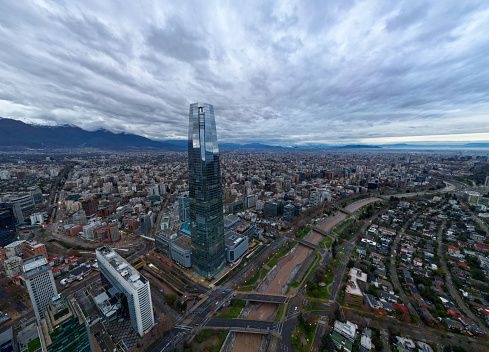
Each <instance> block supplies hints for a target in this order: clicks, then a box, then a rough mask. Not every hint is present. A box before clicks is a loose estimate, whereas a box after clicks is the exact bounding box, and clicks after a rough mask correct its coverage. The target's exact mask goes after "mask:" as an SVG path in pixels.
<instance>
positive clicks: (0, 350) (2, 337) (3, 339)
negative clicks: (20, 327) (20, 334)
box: [0, 326, 17, 352]
mask: <svg viewBox="0 0 489 352" xmlns="http://www.w3.org/2000/svg"><path fill="white" fill-rule="evenodd" d="M14 351H17V343H16V342H15V336H14V328H13V326H11V327H9V328H6V329H5V330H3V331H1V332H0V352H14Z"/></svg>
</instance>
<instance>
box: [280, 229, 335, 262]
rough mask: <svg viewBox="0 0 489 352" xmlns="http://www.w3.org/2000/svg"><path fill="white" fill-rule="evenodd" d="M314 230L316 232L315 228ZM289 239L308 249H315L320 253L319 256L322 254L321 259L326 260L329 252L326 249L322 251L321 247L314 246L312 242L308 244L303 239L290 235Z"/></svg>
mask: <svg viewBox="0 0 489 352" xmlns="http://www.w3.org/2000/svg"><path fill="white" fill-rule="evenodd" d="M313 230H314V228H313ZM288 237H289V238H291V239H293V240H294V241H297V242H299V243H300V244H302V245H304V246H306V247H309V248H312V249H315V250H316V251H318V252H319V254H321V258H324V256H325V255H326V254H327V252H326V251H325V250H324V249H322V248H321V247H319V246H318V245H316V244H313V243H311V242H308V241H306V240H304V239H302V238H296V237H293V236H292V235H289V236H288Z"/></svg>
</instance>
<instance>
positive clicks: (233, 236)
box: [224, 231, 246, 247]
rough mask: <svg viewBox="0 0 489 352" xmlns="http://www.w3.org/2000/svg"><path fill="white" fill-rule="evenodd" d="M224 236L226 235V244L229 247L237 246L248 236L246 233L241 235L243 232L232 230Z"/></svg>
mask: <svg viewBox="0 0 489 352" xmlns="http://www.w3.org/2000/svg"><path fill="white" fill-rule="evenodd" d="M224 237H225V243H226V246H228V247H235V246H237V245H238V244H239V243H241V242H242V241H244V240H245V238H246V236H245V235H241V234H239V233H237V232H234V231H230V232H228V233H226V234H225V235H224Z"/></svg>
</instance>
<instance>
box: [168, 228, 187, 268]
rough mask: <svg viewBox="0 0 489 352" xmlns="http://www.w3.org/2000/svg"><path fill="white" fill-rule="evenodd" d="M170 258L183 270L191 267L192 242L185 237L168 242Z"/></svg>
mask: <svg viewBox="0 0 489 352" xmlns="http://www.w3.org/2000/svg"><path fill="white" fill-rule="evenodd" d="M170 257H171V259H173V260H174V261H175V262H176V263H178V264H179V265H180V266H182V267H184V268H191V267H192V241H191V240H190V238H189V237H187V236H180V237H178V238H177V239H175V240H173V241H172V242H170Z"/></svg>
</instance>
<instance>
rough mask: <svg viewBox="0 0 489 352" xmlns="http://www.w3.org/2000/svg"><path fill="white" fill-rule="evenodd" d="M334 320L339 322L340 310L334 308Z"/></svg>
mask: <svg viewBox="0 0 489 352" xmlns="http://www.w3.org/2000/svg"><path fill="white" fill-rule="evenodd" d="M334 318H335V319H336V320H341V311H340V308H336V309H335V311H334Z"/></svg>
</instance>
